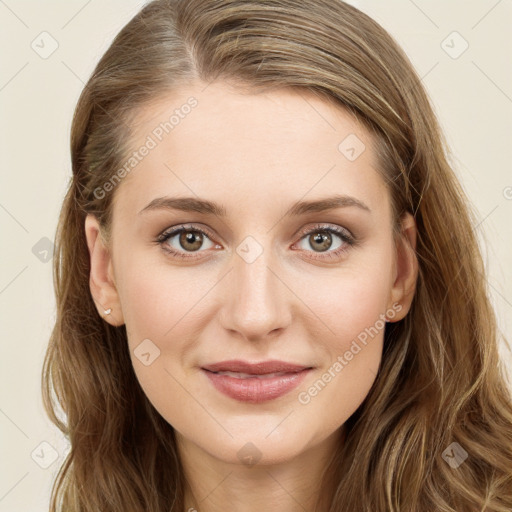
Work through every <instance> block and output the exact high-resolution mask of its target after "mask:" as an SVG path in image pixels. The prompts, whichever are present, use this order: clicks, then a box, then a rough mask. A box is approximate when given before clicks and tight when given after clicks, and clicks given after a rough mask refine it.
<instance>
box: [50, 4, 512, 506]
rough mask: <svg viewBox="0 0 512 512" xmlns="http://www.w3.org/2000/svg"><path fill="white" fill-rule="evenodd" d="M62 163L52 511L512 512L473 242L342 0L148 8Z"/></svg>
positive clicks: (425, 128)
mask: <svg viewBox="0 0 512 512" xmlns="http://www.w3.org/2000/svg"><path fill="white" fill-rule="evenodd" d="M71 139H72V140H71V151H72V163H73V179H72V181H71V183H70V187H69V191H68V193H67V196H66V198H65V201H64V205H63V208H62V213H61V218H60V224H59V228H58V232H57V237H56V247H57V250H56V254H57V255H58V257H56V258H55V285H56V294H57V304H58V315H57V322H56V325H55V329H54V331H53V334H52V337H51V340H50V344H49V347H48V352H47V355H46V359H45V365H44V369H43V391H44V393H43V394H44V400H45V406H46V408H47V411H48V413H49V415H50V417H51V419H52V420H53V421H54V422H55V423H56V424H57V426H58V427H59V428H60V429H61V430H62V431H63V432H64V433H65V434H66V435H68V436H69V440H70V442H71V451H70V454H69V457H68V459H67V460H66V462H65V464H64V465H63V467H62V469H61V473H60V475H59V478H58V480H57V481H56V485H55V487H54V489H53V494H52V502H51V510H52V511H57V510H63V511H78V510H80V511H99V510H101V511H102V512H105V511H126V510H129V511H134V512H135V511H154V512H163V511H179V512H183V511H185V510H189V511H191V510H199V511H216V510H226V509H227V508H228V507H229V508H230V509H233V510H238V511H253V510H266V511H271V510H277V509H279V510H280V511H284V510H286V511H295V510H308V511H309V510H311V511H313V510H315V511H318V512H323V511H329V512H334V511H350V512H354V511H359V510H361V511H363V510H364V511H372V512H376V511H382V512H384V511H395V512H405V511H411V512H412V511H414V512H418V511H421V512H424V511H425V512H430V511H434V510H435V511H446V512H447V511H452V512H454V511H457V512H464V511H468V512H469V511H475V510H486V511H500V512H503V511H506V510H511V509H512V434H511V427H512V407H511V402H510V390H509V389H508V388H507V384H506V381H505V377H504V374H503V373H502V370H501V368H500V362H499V358H498V350H497V335H496V322H495V317H494V312H493V310H492V308H491V306H490V303H489V300H488V298H487V295H486V282H485V276H484V268H483V265H482V260H481V256H480V253H479V250H478V246H477V242H476V240H475V236H474V234H473V231H472V222H473V219H472V217H471V213H470V209H469V206H468V201H467V199H466V198H465V196H464V194H463V192H462V190H461V188H460V185H459V183H458V182H457V179H456V178H455V176H454V173H453V171H452V170H451V169H450V167H449V164H448V163H447V159H446V153H445V143H444V141H443V138H442V134H441V133H440V130H439V126H438V123H437V120H436V118H435V116H434V114H433V111H432V108H431V106H430V104H429V100H428V98H427V96H426V93H425V91H424V89H423V87H422V85H421V83H420V81H419V78H418V76H417V75H416V73H415V72H414V70H413V68H412V66H411V64H410V62H409V61H408V59H407V57H406V56H405V55H404V53H403V52H402V51H401V50H400V49H399V48H398V47H397V45H396V43H395V42H394V41H393V40H392V38H391V37H390V36H389V35H388V34H387V33H386V32H385V31H384V30H383V29H382V28H381V27H380V26H379V25H377V24H376V23H375V22H374V21H372V20H371V19H370V18H368V17H367V16H366V15H364V14H363V13H361V12H360V11H358V10H357V9H355V8H354V7H351V6H349V5H347V4H344V3H343V2H341V1H339V0H305V1H303V2H293V1H291V0H271V1H267V2H256V1H245V0H233V1H229V2H228V1H225V0H223V1H221V0H189V1H186V2H185V1H179V0H167V1H163V0H155V1H152V2H150V3H149V4H148V5H146V6H145V7H144V8H143V9H142V10H141V12H140V13H138V14H137V15H136V16H135V17H134V18H133V19H132V20H131V21H130V22H129V23H128V24H127V25H126V26H125V27H124V28H123V30H122V31H121V32H120V33H119V35H118V36H117V37H116V38H115V40H114V42H113V43H112V45H111V47H110V48H109V49H108V51H107V52H106V54H105V55H104V56H103V57H102V59H101V60H100V62H99V64H98V65H97V67H96V69H95V71H94V73H93V75H92V77H91V78H90V80H89V81H88V83H87V84H86V87H85V88H84V91H83V93H82V95H81V97H80V99H79V102H78V105H77V108H76V112H75V117H74V120H73V126H72V134H71ZM324 253H325V254H324ZM52 388H53V389H54V391H55V395H53V391H52ZM59 407H61V408H62V409H63V411H64V412H65V413H66V418H65V421H63V420H62V419H59V417H58V413H57V409H58V408H59Z"/></svg>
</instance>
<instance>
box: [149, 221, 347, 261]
mask: <svg viewBox="0 0 512 512" xmlns="http://www.w3.org/2000/svg"><path fill="white" fill-rule="evenodd" d="M184 231H197V232H199V233H202V234H203V235H205V236H206V237H208V238H209V239H210V240H211V239H212V238H213V237H212V235H211V234H210V233H209V232H208V231H207V230H205V229H203V228H200V227H198V226H193V225H181V226H178V227H176V228H172V229H170V230H167V231H164V232H163V233H161V234H160V235H159V236H158V237H157V239H156V240H155V242H156V243H158V244H159V245H161V246H162V248H163V250H164V251H165V252H167V253H168V254H169V255H171V256H172V257H177V258H180V259H186V260H193V259H197V257H196V256H189V255H188V254H187V253H186V252H182V251H176V250H175V249H172V248H170V247H169V245H166V246H165V247H164V244H166V242H167V241H168V240H169V239H170V238H172V237H173V236H175V235H179V234H180V233H182V232H184ZM316 232H327V233H331V234H335V235H337V236H339V237H340V238H341V240H342V241H343V245H342V246H340V247H338V248H337V249H336V250H334V251H330V250H327V251H325V252H324V253H315V254H325V256H319V257H317V256H315V257H314V259H319V260H325V259H332V258H338V257H339V256H341V255H342V254H343V253H345V252H347V251H348V250H349V249H350V247H353V246H355V245H357V240H356V238H355V237H354V236H352V235H351V234H349V232H348V231H347V230H346V229H344V228H340V227H337V226H331V225H325V224H316V225H315V226H313V227H312V228H310V229H307V230H305V231H302V232H301V233H300V240H302V239H303V238H305V237H306V236H308V235H311V234H313V233H316ZM194 252H203V251H194ZM307 252H310V251H307Z"/></svg>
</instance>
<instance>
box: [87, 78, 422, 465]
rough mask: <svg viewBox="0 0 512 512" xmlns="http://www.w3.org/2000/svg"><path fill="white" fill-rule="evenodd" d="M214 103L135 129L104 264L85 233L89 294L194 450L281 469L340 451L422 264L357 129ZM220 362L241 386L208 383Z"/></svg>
mask: <svg viewBox="0 0 512 512" xmlns="http://www.w3.org/2000/svg"><path fill="white" fill-rule="evenodd" d="M205 87H206V84H204V83H201V84H199V83H196V84H194V85H193V86H190V87H187V88H186V89H185V88H183V89H180V90H178V91H176V92H175V93H173V94H172V95H169V96H166V97H164V98H160V99H159V101H157V102H155V103H153V104H152V105H151V106H147V107H146V108H145V109H144V110H143V111H141V112H140V114H139V116H138V117H137V123H136V130H135V134H134V136H133V137H132V139H131V147H132V148H133V151H135V152H136V155H135V158H136V164H135V165H133V164H134V162H135V160H132V161H131V164H130V165H132V168H130V170H129V171H128V172H126V173H120V174H121V177H122V176H123V174H126V175H125V176H124V177H122V179H121V182H120V183H119V184H117V185H111V187H113V188H114V192H115V202H114V210H113V211H114V213H113V225H112V246H111V252H110V253H107V252H106V251H105V250H104V249H102V245H101V243H99V242H98V240H99V239H95V233H96V228H97V224H96V222H95V219H94V218H93V217H88V219H87V222H86V233H87V236H88V243H89V247H90V250H91V258H92V272H91V278H92V279H91V290H92V293H93V295H94V297H95V299H96V301H97V302H98V303H100V304H102V306H103V307H104V308H108V307H111V308H112V313H111V314H110V315H109V316H108V317H105V318H106V319H108V320H109V321H110V322H112V323H114V324H116V325H120V324H122V323H123V322H124V323H125V324H126V328H127V333H128V342H129V349H130V354H131V358H132V363H133V367H134V370H135V373H136V375H137V379H138V380H139V382H140V384H141V386H142V388H143V390H144V392H145V393H146V395H147V397H148V399H149V400H150V401H151V402H152V404H153V405H154V407H155V408H156V409H157V410H158V411H159V413H160V414H161V415H162V416H163V417H164V418H165V419H166V420H167V421H168V422H169V423H170V424H171V425H172V426H173V427H174V428H175V429H176V431H177V433H178V435H179V438H180V439H182V441H183V442H184V443H188V445H189V446H193V447H194V448H195V449H198V448H199V449H201V450H203V451H205V452H207V453H209V454H210V455H212V456H213V457H216V458H218V459H221V460H224V461H226V462H235V463H240V462H246V463H247V461H252V463H254V462H258V461H259V462H261V463H271V462H272V461H274V462H275V461H283V460H287V459H292V458H293V457H295V456H297V455H299V454H301V453H303V452H305V451H306V450H309V449H310V448H313V447H315V446H318V445H320V444H321V443H324V442H327V441H328V440H329V439H333V438H334V435H335V433H336V431H337V429H339V427H340V426H342V425H343V424H344V422H345V421H346V420H347V419H348V418H349V416H351V415H352V413H353V412H354V411H355V410H356V409H357V407H358V406H359V405H360V404H361V403H362V402H363V400H364V399H365V397H366V396H367V394H368V392H369V390H370V388H371V386H372V384H373V382H374V380H375V378H376V374H377V372H378V369H379V364H380V361H381V354H382V348H383V334H384V321H385V317H386V316H387V317H388V320H389V321H396V320H399V319H401V318H402V317H403V316H404V315H405V314H406V312H407V310H408V308H409V305H410V300H411V297H412V295H411V293H409V291H408V290H409V288H410V285H411V283H412V282H413V280H414V275H413V274H414V270H413V269H414V265H413V264H412V263H411V262H412V260H411V258H410V254H411V252H410V250H406V249H405V248H402V247H401V246H400V244H399V245H395V241H394V239H393V232H392V215H391V204H390V196H389V193H388V191H387V188H386V185H385V183H384V180H383V178H382V176H381V175H380V174H379V172H378V171H377V161H376V156H375V153H374V149H373V148H372V140H371V139H370V135H369V133H368V132H367V131H366V130H365V129H364V128H363V127H362V126H361V125H360V124H358V123H357V122H356V120H355V119H354V117H353V116H351V115H349V114H348V113H347V112H346V111H344V110H342V109H341V108H336V107H334V106H332V105H329V104H328V103H326V102H324V101H323V100H321V99H319V98H318V97H315V96H313V95H312V94H311V93H306V92H301V93H300V94H299V93H298V92H293V91H290V90H285V89H282V90H279V91H273V92H271V93H266V94H248V93H243V92H240V91H237V90H236V89H232V88H231V87H229V86H228V85H227V84H226V83H224V82H217V83H212V84H210V85H209V86H207V87H206V88H205ZM191 97H193V98H194V99H191ZM172 116H174V117H172ZM161 123H162V124H161ZM165 123H167V124H165ZM142 147H146V150H144V149H141V148H142ZM127 168H129V167H127ZM111 187H109V186H108V185H107V186H106V187H105V190H109V188H111ZM100 193H102V192H101V191H98V194H100ZM108 193H112V191H109V192H108ZM185 198H186V199H185ZM327 199H329V201H327V203H324V202H325V201H326V200H327ZM173 205H174V206H173ZM212 205H215V208H214V207H213V206H212ZM406 225H408V226H409V228H410V229H408V231H407V234H408V236H409V237H410V239H411V243H412V245H414V236H413V235H411V234H410V233H412V232H413V230H414V225H413V223H412V224H411V222H410V219H409V223H408V224H406ZM184 226H185V228H186V230H185V231H183V232H182V233H180V232H177V233H170V232H171V231H172V230H175V229H179V228H183V227H184ZM166 235H167V236H166ZM95 240H96V242H98V243H95ZM404 247H405V246H404ZM397 249H398V250H397ZM109 254H110V255H111V259H110V256H109ZM105 276H110V278H111V281H109V279H108V278H106V277H105ZM101 312H102V313H103V311H102V309H101ZM233 360H237V361H239V362H240V361H242V362H245V363H249V364H250V363H260V362H267V361H281V362H284V363H285V364H293V365H298V366H297V368H295V369H294V370H292V369H290V368H286V367H279V366H277V367H272V366H267V367H265V366H260V367H246V366H236V365H235V366H230V365H229V364H227V363H223V362H226V361H233ZM216 363H220V365H219V366H217V367H216V368H215V367H213V368H212V367H211V368H210V369H213V370H217V371H221V372H222V370H226V371H231V372H233V373H225V372H224V373H216V374H215V373H212V372H211V371H208V370H206V369H205V367H207V366H210V365H213V364H216ZM300 368H305V370H303V371H297V370H299V369H300ZM257 371H259V372H262V375H260V376H259V377H255V376H254V373H255V372H257ZM240 372H243V373H240ZM269 373H277V375H275V376H273V377H272V376H270V377H269V376H268V374H269Z"/></svg>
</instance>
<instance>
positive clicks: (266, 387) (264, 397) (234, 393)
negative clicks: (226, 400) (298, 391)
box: [203, 368, 311, 403]
mask: <svg viewBox="0 0 512 512" xmlns="http://www.w3.org/2000/svg"><path fill="white" fill-rule="evenodd" d="M310 371H311V368H309V369H306V370H302V371H300V372H295V373H287V374H285V375H280V376H278V377H270V378H263V379H258V378H256V377H255V378H248V379H238V378H236V377H231V376H230V375H219V374H217V373H213V372H210V371H208V370H204V369H203V372H204V373H205V374H206V376H207V377H208V378H209V379H210V382H211V383H212V384H213V385H214V386H215V387H216V388H217V389H218V390H219V391H220V392H221V393H224V394H225V395H227V396H229V397H231V398H234V399H235V400H239V401H240V402H251V403H261V402H266V401H268V400H273V399H275V398H279V397H280V396H283V395H285V394H286V393H289V392H290V391H291V390H292V389H295V388H296V387H297V386H298V385H299V384H300V383H301V382H302V381H303V380H304V378H305V377H306V375H307V374H308V373H309V372H310Z"/></svg>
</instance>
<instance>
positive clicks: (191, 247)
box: [157, 226, 220, 258]
mask: <svg viewBox="0 0 512 512" xmlns="http://www.w3.org/2000/svg"><path fill="white" fill-rule="evenodd" d="M173 239H174V240H173ZM205 240H207V241H208V242H209V243H210V246H209V247H208V246H207V247H206V248H207V249H208V248H211V247H212V246H215V247H220V246H219V245H215V244H213V242H212V241H211V240H210V237H209V234H208V233H207V232H206V231H205V230H203V229H201V228H198V227H197V226H179V227H177V228H173V229H170V230H167V231H164V232H163V233H162V234H161V235H160V236H159V237H158V238H157V242H158V243H159V244H161V245H162V247H163V248H164V250H166V251H168V252H169V253H171V254H172V255H173V256H177V257H178V258H194V257H195V256H191V255H187V254H186V253H187V252H201V251H199V249H201V246H202V245H203V243H204V242H205ZM169 242H170V243H169ZM183 251H185V252H183Z"/></svg>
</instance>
